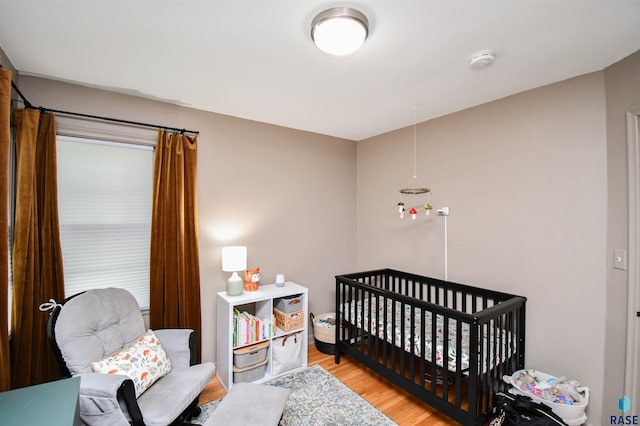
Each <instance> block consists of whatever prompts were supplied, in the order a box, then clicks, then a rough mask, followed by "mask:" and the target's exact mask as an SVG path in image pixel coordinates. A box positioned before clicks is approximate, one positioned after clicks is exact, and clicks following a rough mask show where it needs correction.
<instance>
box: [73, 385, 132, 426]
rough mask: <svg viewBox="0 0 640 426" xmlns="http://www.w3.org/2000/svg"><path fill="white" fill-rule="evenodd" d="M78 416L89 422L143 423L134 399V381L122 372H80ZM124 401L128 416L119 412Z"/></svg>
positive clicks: (109, 423) (112, 423) (110, 423)
mask: <svg viewBox="0 0 640 426" xmlns="http://www.w3.org/2000/svg"><path fill="white" fill-rule="evenodd" d="M78 400H79V403H80V417H81V418H82V419H83V422H85V423H89V424H92V423H93V422H94V421H98V423H99V424H105V425H120V424H123V425H129V424H132V425H144V420H143V418H142V412H141V411H140V407H139V406H138V402H137V400H136V392H135V388H134V386H133V381H132V380H131V379H130V378H129V377H127V376H124V375H121V374H101V373H85V374H81V375H80V391H79V397H78ZM122 404H124V407H125V408H126V410H127V412H128V414H129V419H130V420H131V422H129V419H127V417H126V416H125V414H124V413H123V412H122V409H123V408H121V406H122Z"/></svg>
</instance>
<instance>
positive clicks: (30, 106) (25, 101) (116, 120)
mask: <svg viewBox="0 0 640 426" xmlns="http://www.w3.org/2000/svg"><path fill="white" fill-rule="evenodd" d="M0 68H4V67H3V66H2V65H1V64H0ZM11 87H13V89H14V90H15V91H16V93H17V94H18V96H20V99H18V101H20V102H22V103H23V104H24V106H25V108H27V109H37V110H40V111H42V112H53V113H56V114H63V115H71V116H75V117H83V118H91V119H94V120H102V121H111V122H114V123H122V124H131V125H133V126H141V127H151V128H154V129H162V130H171V131H174V132H180V133H182V134H184V133H192V134H194V135H196V136H197V135H199V134H200V132H199V131H197V130H187V129H179V128H177V127H169V126H160V125H157V124H149V123H142V122H140V121H131V120H123V119H121V118H112V117H103V116H100V115H91V114H83V113H79V112H71V111H62V110H57V109H51V108H45V107H35V106H33V104H31V102H29V100H28V99H27V98H26V97H25V96H24V95H23V94H22V92H21V91H20V89H19V88H18V86H17V85H16V84H15V83H14V81H13V79H11Z"/></svg>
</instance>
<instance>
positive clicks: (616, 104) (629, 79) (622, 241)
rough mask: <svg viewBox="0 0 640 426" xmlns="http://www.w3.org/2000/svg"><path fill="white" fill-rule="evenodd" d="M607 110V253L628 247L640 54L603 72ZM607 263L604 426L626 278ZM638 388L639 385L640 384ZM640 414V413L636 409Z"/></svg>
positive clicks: (620, 381) (613, 394) (621, 347)
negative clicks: (630, 120) (631, 132)
mask: <svg viewBox="0 0 640 426" xmlns="http://www.w3.org/2000/svg"><path fill="white" fill-rule="evenodd" d="M605 84H606V93H607V99H606V106H607V166H608V172H607V175H608V212H607V213H608V221H607V225H608V235H607V248H608V250H607V252H608V253H609V254H611V253H613V250H614V249H616V248H623V249H626V248H627V247H628V222H627V219H628V203H627V201H628V195H627V191H628V181H627V179H628V178H627V135H626V126H627V123H626V113H627V111H628V110H629V109H631V108H634V107H635V108H638V107H640V52H636V53H635V54H633V55H631V56H629V57H627V58H625V59H623V60H621V61H620V62H618V63H616V64H614V65H612V66H610V67H608V68H607V69H606V70H605ZM612 261H613V256H608V257H607V272H608V274H607V275H608V279H607V281H608V284H607V299H606V306H607V328H606V336H607V338H606V345H605V348H606V351H605V369H604V378H605V383H604V386H605V388H604V394H605V399H604V403H603V424H608V423H609V419H608V417H607V415H615V414H618V413H620V412H619V411H618V409H617V401H618V398H620V397H621V396H622V395H623V393H624V363H625V344H626V341H625V333H626V313H627V311H626V306H627V278H628V277H627V272H626V271H621V270H618V269H614V268H613V267H612ZM637 385H639V386H640V384H637ZM635 411H636V414H637V412H638V407H635Z"/></svg>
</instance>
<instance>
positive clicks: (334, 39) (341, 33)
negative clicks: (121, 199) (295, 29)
mask: <svg viewBox="0 0 640 426" xmlns="http://www.w3.org/2000/svg"><path fill="white" fill-rule="evenodd" d="M368 35H369V21H368V20H367V17H366V16H365V15H364V14H363V13H362V12H360V11H358V10H356V9H352V8H350V7H334V8H331V9H327V10H325V11H324V12H320V13H319V14H318V15H317V16H316V17H315V18H313V21H311V39H312V40H313V42H314V43H315V44H316V46H317V47H318V49H320V50H322V51H323V52H326V53H329V54H331V55H336V56H345V55H349V54H350V53H353V52H355V51H356V50H358V49H359V48H360V46H362V44H363V43H364V41H365V40H366V39H367V36H368Z"/></svg>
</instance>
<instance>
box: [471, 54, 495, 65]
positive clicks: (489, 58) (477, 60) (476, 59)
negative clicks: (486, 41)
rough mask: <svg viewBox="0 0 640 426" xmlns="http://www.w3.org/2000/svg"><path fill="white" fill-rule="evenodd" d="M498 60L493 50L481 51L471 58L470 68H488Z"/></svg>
mask: <svg viewBox="0 0 640 426" xmlns="http://www.w3.org/2000/svg"><path fill="white" fill-rule="evenodd" d="M495 60H496V52H494V51H493V50H481V51H479V52H476V53H474V54H473V55H471V57H470V58H469V66H470V67H471V68H474V69H481V68H485V67H488V66H489V65H491V64H492V63H493V62H494V61H495Z"/></svg>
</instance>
